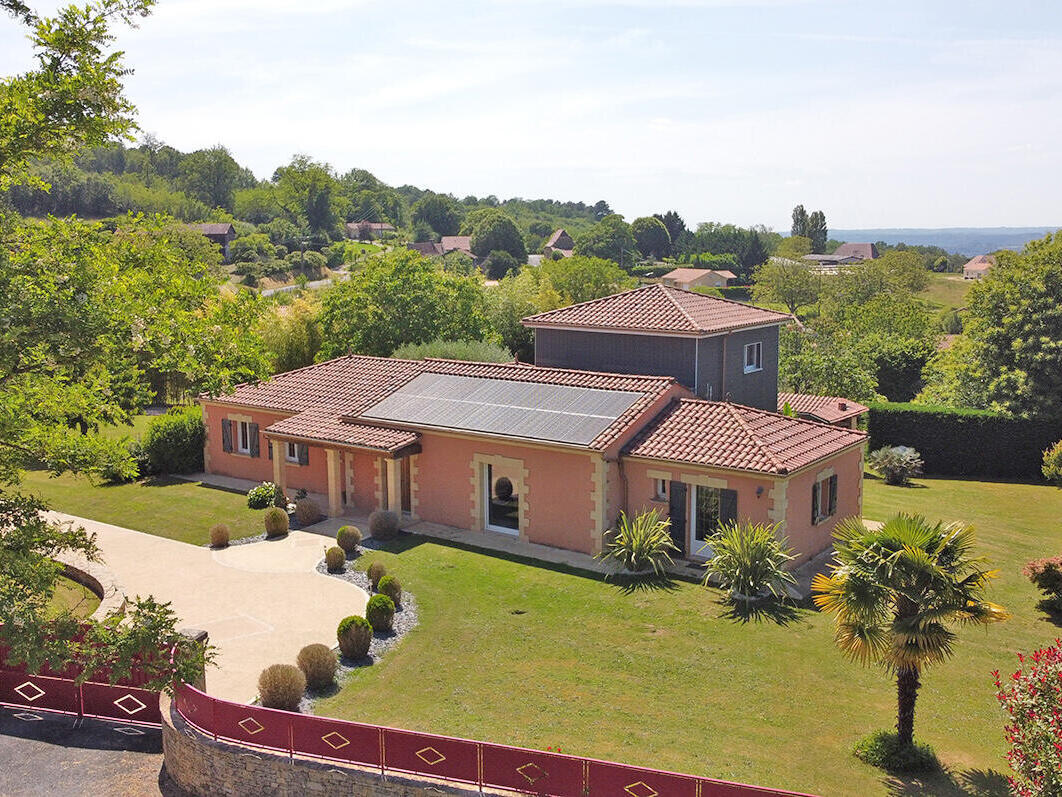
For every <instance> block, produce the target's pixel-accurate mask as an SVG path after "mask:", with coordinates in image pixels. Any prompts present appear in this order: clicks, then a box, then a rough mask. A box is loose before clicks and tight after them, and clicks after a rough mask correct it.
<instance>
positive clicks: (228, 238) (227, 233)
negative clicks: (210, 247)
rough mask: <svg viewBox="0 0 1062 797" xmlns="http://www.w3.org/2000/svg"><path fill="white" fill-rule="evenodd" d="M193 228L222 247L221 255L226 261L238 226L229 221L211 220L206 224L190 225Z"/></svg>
mask: <svg viewBox="0 0 1062 797" xmlns="http://www.w3.org/2000/svg"><path fill="white" fill-rule="evenodd" d="M189 226H190V227H191V228H192V229H193V230H195V231H196V232H198V233H200V234H201V235H202V236H203V237H204V238H206V239H207V240H208V241H210V242H211V243H215V244H217V245H218V246H220V247H221V255H222V257H224V258H225V260H226V261H228V259H229V245H230V244H231V243H232V241H233V239H234V238H235V237H236V228H235V227H233V226H232V224H230V223H229V222H227V221H226V222H209V223H206V224H192V225H189Z"/></svg>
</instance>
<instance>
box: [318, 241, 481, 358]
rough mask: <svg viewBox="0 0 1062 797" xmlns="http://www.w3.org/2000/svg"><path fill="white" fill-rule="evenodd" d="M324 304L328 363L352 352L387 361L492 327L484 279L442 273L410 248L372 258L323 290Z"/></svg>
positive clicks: (324, 351)
mask: <svg viewBox="0 0 1062 797" xmlns="http://www.w3.org/2000/svg"><path fill="white" fill-rule="evenodd" d="M321 304H322V311H321V329H322V332H323V344H322V347H321V352H320V354H319V357H321V358H325V359H327V358H329V357H338V356H339V355H342V354H346V353H347V352H348V351H352V352H356V353H359V354H372V355H376V356H379V357H386V356H388V355H390V354H391V352H393V351H394V350H395V349H397V348H398V347H399V346H404V345H406V344H408V343H427V342H428V341H431V340H435V339H436V338H442V339H444V340H479V339H481V338H482V337H483V333H484V331H485V329H486V323H487V317H486V300H485V297H484V295H483V288H482V285H481V284H480V281H479V279H477V278H476V277H474V276H467V277H466V276H461V275H458V274H453V273H450V272H446V271H443V270H442V269H440V268H437V267H436V265H435V264H434V263H433V261H432V260H431V259H430V258H426V257H423V256H422V255H419V254H417V253H416V252H414V251H412V250H409V249H396V250H392V251H390V252H385V253H383V254H379V255H375V256H373V257H371V258H369V259H368V260H367V261H366V262H365V265H364V266H363V267H362V268H361V270H359V271H358V272H356V273H355V274H354V275H353V276H352V277H351V278H350V279H349V280H348V281H346V282H340V283H338V284H336V285H334V286H333V287H331V288H329V289H328V290H326V291H324V293H323V297H322V300H321Z"/></svg>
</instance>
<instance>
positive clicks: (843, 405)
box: [837, 401, 848, 410]
mask: <svg viewBox="0 0 1062 797" xmlns="http://www.w3.org/2000/svg"><path fill="white" fill-rule="evenodd" d="M837 407H838V408H839V409H842V410H846V409H848V402H847V401H838V402H837Z"/></svg>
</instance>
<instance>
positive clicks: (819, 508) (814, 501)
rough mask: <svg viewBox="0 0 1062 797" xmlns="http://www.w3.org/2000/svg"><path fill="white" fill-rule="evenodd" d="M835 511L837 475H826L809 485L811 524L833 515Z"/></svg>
mask: <svg viewBox="0 0 1062 797" xmlns="http://www.w3.org/2000/svg"><path fill="white" fill-rule="evenodd" d="M836 511H837V477H836V476H826V477H825V478H822V479H819V480H818V481H817V482H815V484H814V485H812V487H811V524H812V525H815V524H817V523H821V522H822V521H824V520H826V519H827V518H830V517H833V515H834V513H835V512H836Z"/></svg>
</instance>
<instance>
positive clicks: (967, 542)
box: [812, 513, 1009, 747]
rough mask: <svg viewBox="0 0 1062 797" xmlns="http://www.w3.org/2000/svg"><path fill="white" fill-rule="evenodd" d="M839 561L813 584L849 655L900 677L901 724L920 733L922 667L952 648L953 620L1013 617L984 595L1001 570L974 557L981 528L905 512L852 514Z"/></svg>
mask: <svg viewBox="0 0 1062 797" xmlns="http://www.w3.org/2000/svg"><path fill="white" fill-rule="evenodd" d="M834 537H835V539H836V543H835V545H834V549H835V558H836V562H835V564H833V565H832V567H831V573H830V575H828V576H827V575H825V574H822V573H820V574H818V575H817V576H815V579H814V580H813V582H812V589H813V591H814V592H815V605H816V606H818V607H819V608H820V609H822V610H823V611H826V612H832V613H834V614H836V615H837V631H836V640H837V646H838V647H839V648H840V649H841V652H842V653H844V654H845V655H846V656H848V657H849V658H851V659H853V660H855V661H858V662H860V663H861V664H864V665H868V664H872V663H877V664H882V665H884V666H885V668H886V669H887V670H888V671H889V672H890V673H894V674H895V675H896V702H897V715H896V730H897V736H898V742H899V744H900V745H901V746H904V747H907V746H910V745H912V744H913V739H914V710H915V700H916V699H917V697H918V687H919V686H920V683H919V679H918V676H919V673H920V672H921V671H922V668H923V667H926V666H928V665H930V664H935V663H938V662H942V661H944V660H945V659H946V658H948V657H949V656H950V655H951V653H952V644H953V643H954V641H955V638H956V635H955V632H954V631H953V630H952V628H951V626H954V625H956V624H963V623H980V624H987V623H992V622H996V621H999V620H1005V619H1006V618H1007V617H1008V616H1009V615H1008V614H1007V612H1006V611H1005V610H1004V609H1003V608H1002V607H1001V606H997V605H996V604H994V603H989V602H988V601H986V600H984V592H985V588H986V586H987V584H988V582H989V581H990V580H991V579H992V578H994V577H995V575H996V571H994V570H987V569H985V567H984V560H983V559H981V558H979V557H974V556H972V554H971V549H972V547H973V542H974V532H973V527H972V526H969V525H967V524H965V523H947V524H944V523H936V524H935V525H934V524H932V523H929V522H928V521H927V520H926V519H925V518H924V517H922V516H920V515H907V514H903V513H901V514H899V515H896V516H895V517H893V518H891V519H890V520H888V521H886V522H885V524H884V525H882V526H880V527H879V528H869V527H868V526H867V525H866V524H865V523H864V522H863V521H862V520H860V519H859V518H848V519H846V520H844V521H842V522H841V523H839V524H838V526H837V529H836V530H835V532H834Z"/></svg>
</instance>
